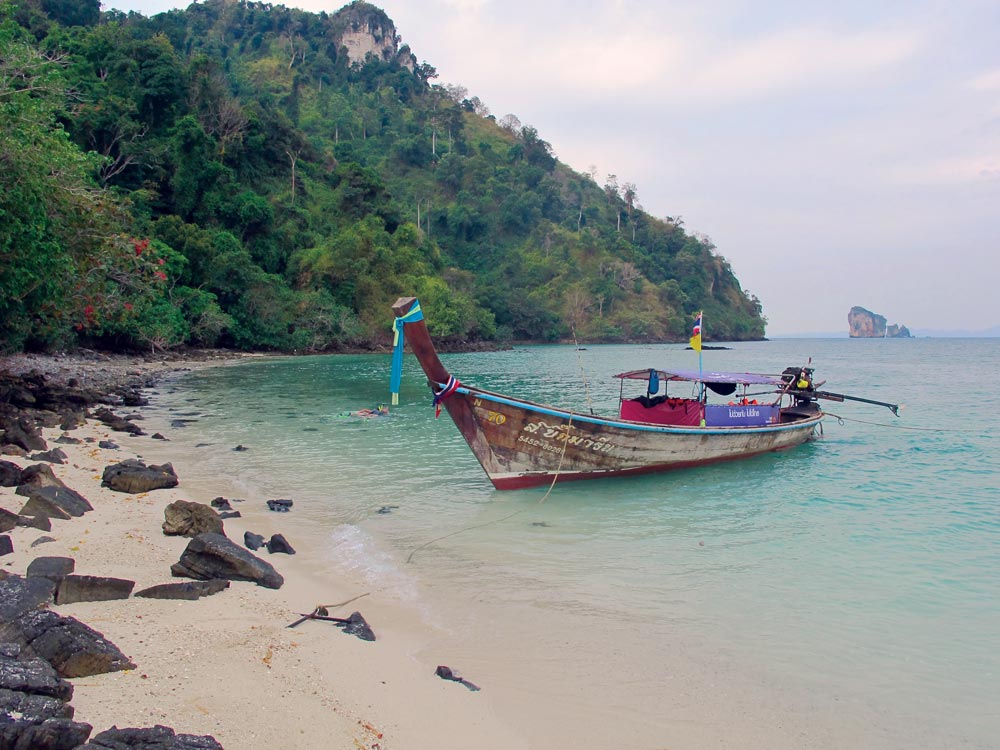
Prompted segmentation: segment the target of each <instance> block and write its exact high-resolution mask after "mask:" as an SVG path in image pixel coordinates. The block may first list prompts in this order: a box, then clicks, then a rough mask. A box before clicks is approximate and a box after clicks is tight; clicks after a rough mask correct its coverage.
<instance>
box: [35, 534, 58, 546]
mask: <svg viewBox="0 0 1000 750" xmlns="http://www.w3.org/2000/svg"><path fill="white" fill-rule="evenodd" d="M54 541H55V539H54V538H53V537H51V536H40V537H38V539H36V540H35V541H33V542H32V543H31V546H32V547H37V546H38V545H39V544H48V543H49V542H54Z"/></svg>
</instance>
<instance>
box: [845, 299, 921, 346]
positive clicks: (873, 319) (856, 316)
mask: <svg viewBox="0 0 1000 750" xmlns="http://www.w3.org/2000/svg"><path fill="white" fill-rule="evenodd" d="M847 324H848V326H849V327H850V334H851V338H852V339H908V338H912V336H911V335H910V329H908V328H907V327H906V326H904V325H903V324H902V323H893V324H892V325H890V326H887V325H886V319H885V316H884V315H879V314H878V313H873V312H872V311H871V310H866V309H865V308H863V307H860V306H858V305H855V306H854V307H852V308H851V311H850V312H849V313H847Z"/></svg>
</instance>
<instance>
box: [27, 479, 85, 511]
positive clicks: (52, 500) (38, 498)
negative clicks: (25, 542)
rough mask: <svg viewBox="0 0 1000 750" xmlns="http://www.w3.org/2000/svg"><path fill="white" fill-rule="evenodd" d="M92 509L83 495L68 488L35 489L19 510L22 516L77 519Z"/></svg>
mask: <svg viewBox="0 0 1000 750" xmlns="http://www.w3.org/2000/svg"><path fill="white" fill-rule="evenodd" d="M93 509H94V506H93V505H91V504H90V501H89V500H87V498H85V497H84V496H83V495H81V494H80V493H79V492H77V491H76V490H71V489H70V488H69V487H35V488H33V489H32V490H31V493H30V494H29V495H28V502H27V503H25V505H24V507H23V508H21V515H22V516H37V515H39V514H44V515H46V516H48V517H49V518H69V517H70V516H75V517H77V518H79V517H80V516H82V515H83V514H84V513H86V512H88V511H91V510H93Z"/></svg>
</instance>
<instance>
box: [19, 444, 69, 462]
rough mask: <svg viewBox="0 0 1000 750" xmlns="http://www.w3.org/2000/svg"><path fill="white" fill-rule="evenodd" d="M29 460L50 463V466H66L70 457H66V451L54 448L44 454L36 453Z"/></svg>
mask: <svg viewBox="0 0 1000 750" xmlns="http://www.w3.org/2000/svg"><path fill="white" fill-rule="evenodd" d="M29 458H30V459H31V460H32V461H48V462H49V463H50V464H64V463H66V459H67V458H69V456H67V455H66V451H64V450H63V449H62V448H53V449H52V450H50V451H45V452H44V453H34V454H32V455H31V456H29Z"/></svg>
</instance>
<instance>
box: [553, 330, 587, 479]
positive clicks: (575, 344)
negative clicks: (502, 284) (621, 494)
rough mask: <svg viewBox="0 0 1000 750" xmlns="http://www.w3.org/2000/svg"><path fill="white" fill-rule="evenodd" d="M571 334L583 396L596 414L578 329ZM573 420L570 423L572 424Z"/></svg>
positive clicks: (564, 450) (564, 448) (564, 447)
mask: <svg viewBox="0 0 1000 750" xmlns="http://www.w3.org/2000/svg"><path fill="white" fill-rule="evenodd" d="M570 332H571V333H572V334H573V348H574V349H576V363H577V364H578V365H579V366H580V379H581V380H583V394H584V396H586V398H587V408H588V409H590V413H591V414H593V413H594V402H593V401H592V400H591V398H590V383H589V382H587V371H586V370H585V369H584V367H583V357H581V356H580V342H579V341H577V340H576V327H575V326H574V327H572V328H570ZM572 421H573V420H572V419H571V420H570V423H572ZM565 452H566V446H565V445H563V453H564V454H565ZM559 463H560V464H562V459H561V458H560V460H559Z"/></svg>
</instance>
